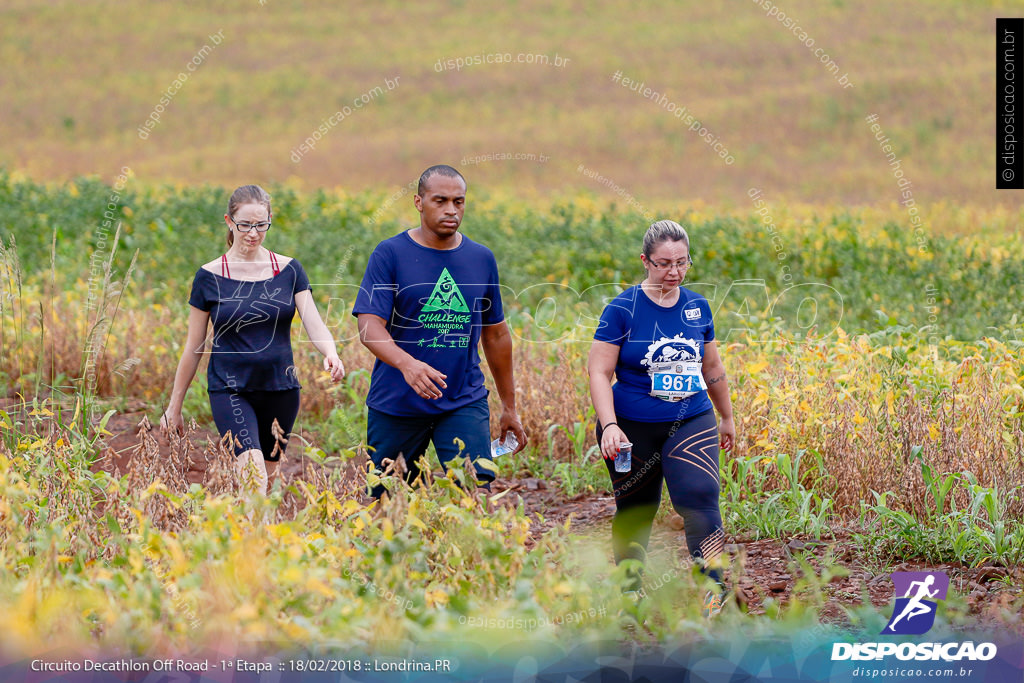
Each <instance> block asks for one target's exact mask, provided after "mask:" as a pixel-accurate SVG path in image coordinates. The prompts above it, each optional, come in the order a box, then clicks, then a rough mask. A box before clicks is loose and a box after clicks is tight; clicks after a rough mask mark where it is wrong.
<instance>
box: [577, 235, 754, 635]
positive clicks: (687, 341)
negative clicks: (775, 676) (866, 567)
mask: <svg viewBox="0 0 1024 683" xmlns="http://www.w3.org/2000/svg"><path fill="white" fill-rule="evenodd" d="M640 262H641V263H642V264H643V266H644V269H645V270H646V271H647V277H646V278H644V280H643V282H641V283H640V284H638V285H634V286H632V287H630V288H629V289H627V290H626V291H624V292H622V293H621V294H619V295H618V296H617V297H615V298H614V299H613V300H612V301H611V302H610V303H609V304H608V305H607V306H606V307H605V309H604V311H603V312H602V314H601V322H600V325H599V326H598V329H597V331H596V332H595V334H594V342H593V344H592V346H591V348H590V358H589V362H588V370H589V373H590V395H591V398H592V400H593V402H594V408H595V410H596V412H597V440H598V442H599V444H600V446H601V453H602V455H604V458H605V463H606V464H607V466H608V472H609V473H610V475H611V480H612V489H613V492H614V495H615V517H614V519H613V521H612V547H613V551H614V555H615V562H616V564H618V563H621V562H623V561H625V560H634V561H636V563H635V566H633V567H630V568H628V569H627V576H629V577H630V580H629V585H627V586H626V587H625V588H626V590H627V591H640V588H641V585H642V571H641V567H642V563H643V560H644V558H645V556H646V549H647V543H648V541H649V539H650V535H651V525H652V524H653V522H654V516H655V514H656V513H657V511H658V506H659V504H660V503H661V489H662V481H664V482H665V483H666V484H667V485H668V492H669V496H670V497H671V499H672V506H673V508H675V510H676V512H678V513H679V515H680V516H682V518H683V521H684V524H685V530H686V544H687V546H688V548H689V551H690V555H691V556H692V557H693V558H694V559H695V561H696V562H697V563H698V564H699V565H700V567H701V571H702V572H703V573H704V574H705V575H706V576H708V577H709V578H711V579H712V580H713V581H714V582H715V583H716V584H717V587H716V590H713V591H710V592H708V594H707V596H705V599H704V610H703V611H704V614H705V615H707V616H711V615H713V614H716V613H717V612H718V611H720V610H721V607H722V602H723V600H724V599H725V590H724V589H725V585H724V583H723V577H722V570H721V558H720V555H721V553H722V549H723V546H724V540H725V533H724V531H723V530H722V515H721V512H720V510H719V504H718V499H719V492H720V489H719V481H718V453H719V447H721V448H722V449H725V450H730V449H731V448H732V446H733V442H734V440H735V437H736V427H735V425H734V423H733V415H732V405H731V402H730V400H729V387H728V382H727V381H726V378H725V367H724V366H723V365H722V360H721V358H720V357H719V355H718V348H717V345H716V343H715V327H714V323H713V322H712V320H711V308H710V306H709V305H708V302H707V299H705V298H704V297H703V296H701V295H699V294H697V293H696V292H693V291H691V290H689V289H686V288H685V287H683V286H682V283H683V278H684V277H685V276H686V273H687V271H688V270H689V268H690V265H691V264H692V263H693V262H692V260H691V259H690V240H689V237H688V236H687V234H686V231H685V230H684V229H683V228H682V226H680V225H679V224H678V223H676V222H674V221H669V220H662V221H658V222H657V223H654V224H653V225H651V227H650V228H649V229H648V230H647V234H646V235H645V236H644V241H643V253H642V254H641V255H640ZM613 375H614V376H615V378H616V380H617V381H616V382H615V384H614V386H613V385H612V377H613ZM712 405H714V408H716V409H717V410H718V413H719V415H720V416H721V422H720V423H717V424H716V420H715V413H714V410H712ZM630 443H631V444H632V457H631V465H630V468H629V471H626V472H618V471H616V469H615V467H614V465H613V461H614V458H615V456H616V453H617V451H618V450H619V448H620V445H622V444H630ZM634 595H637V593H634ZM639 595H642V592H640V593H639Z"/></svg>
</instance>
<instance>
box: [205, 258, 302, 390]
mask: <svg viewBox="0 0 1024 683" xmlns="http://www.w3.org/2000/svg"><path fill="white" fill-rule="evenodd" d="M307 289H310V286H309V278H308V277H307V276H306V271H305V270H303V269H302V264H300V263H299V262H298V260H296V259H292V260H291V261H289V262H288V263H286V264H285V266H284V267H283V268H282V269H281V272H280V273H278V274H277V275H275V276H274V277H272V278H270V279H268V280H258V281H256V282H248V281H245V280H234V279H232V278H227V277H223V276H221V275H215V274H213V273H211V272H210V271H208V270H206V269H205V268H200V269H199V271H198V272H197V273H196V277H195V279H194V280H193V281H192V295H191V296H190V297H189V300H188V302H189V303H190V304H191V305H193V306H195V307H196V308H198V309H199V310H201V311H208V312H209V313H210V321H211V322H212V323H213V346H212V348H211V349H210V364H209V366H208V367H207V370H206V377H207V385H208V386H207V390H208V391H280V390H283V389H300V388H301V385H300V384H299V378H298V377H297V376H296V374H295V362H294V361H293V360H292V343H291V326H292V318H294V317H295V294H296V293H298V292H302V291H305V290H307Z"/></svg>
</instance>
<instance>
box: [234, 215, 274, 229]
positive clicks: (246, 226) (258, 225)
mask: <svg viewBox="0 0 1024 683" xmlns="http://www.w3.org/2000/svg"><path fill="white" fill-rule="evenodd" d="M231 222H232V223H234V224H235V228H237V229H238V232H252V229H253V228H256V232H266V231H267V230H270V221H261V222H259V223H239V222H238V221H236V220H235V219H234V218H232V219H231Z"/></svg>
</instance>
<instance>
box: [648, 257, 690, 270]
mask: <svg viewBox="0 0 1024 683" xmlns="http://www.w3.org/2000/svg"><path fill="white" fill-rule="evenodd" d="M647 262H648V263H649V264H651V267H652V268H654V269H655V270H671V269H672V268H678V269H679V270H686V269H687V268H689V267H690V266H692V265H693V259H691V258H689V257H687V259H686V260H685V261H650V260H648V261H647Z"/></svg>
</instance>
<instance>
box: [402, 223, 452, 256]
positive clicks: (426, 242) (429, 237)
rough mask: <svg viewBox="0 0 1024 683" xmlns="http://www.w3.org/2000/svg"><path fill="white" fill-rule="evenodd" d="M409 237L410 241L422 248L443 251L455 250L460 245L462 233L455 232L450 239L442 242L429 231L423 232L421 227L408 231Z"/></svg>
mask: <svg viewBox="0 0 1024 683" xmlns="http://www.w3.org/2000/svg"><path fill="white" fill-rule="evenodd" d="M409 237H411V238H412V241H413V242H415V243H416V244H419V245H422V246H424V247H429V248H430V249H439V250H443V251H445V250H449V249H455V248H456V247H458V246H459V245H460V244H462V233H460V232H457V233H455V234H454V235H452V236H451V237H449V238H447V239H443V240H442V239H438V237H437V236H436V235H434V234H433V233H431V232H430V231H428V230H424V229H423V228H422V227H419V228H413V229H412V230H410V231H409Z"/></svg>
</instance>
